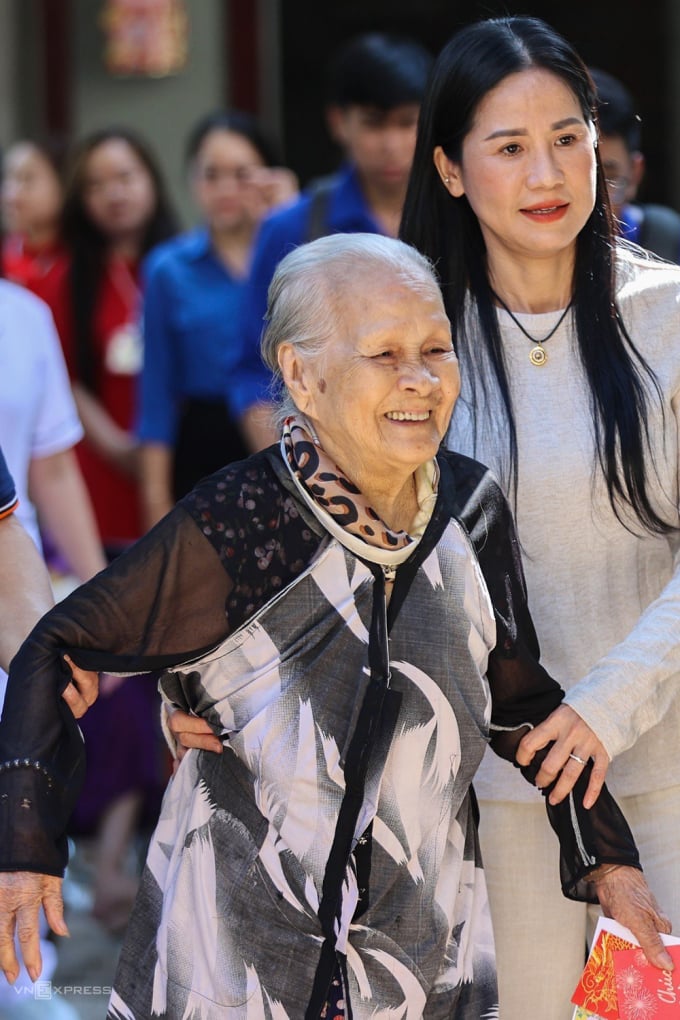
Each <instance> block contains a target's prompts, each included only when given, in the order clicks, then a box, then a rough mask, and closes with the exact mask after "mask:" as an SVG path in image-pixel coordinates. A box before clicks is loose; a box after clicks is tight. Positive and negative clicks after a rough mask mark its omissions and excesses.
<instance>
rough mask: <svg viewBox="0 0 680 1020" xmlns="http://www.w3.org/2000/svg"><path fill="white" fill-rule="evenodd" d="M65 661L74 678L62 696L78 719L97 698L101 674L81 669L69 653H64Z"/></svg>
mask: <svg viewBox="0 0 680 1020" xmlns="http://www.w3.org/2000/svg"><path fill="white" fill-rule="evenodd" d="M64 661H65V662H67V663H68V666H69V668H70V670H71V677H72V679H71V682H70V683H69V684H67V686H66V687H65V688H64V691H63V693H62V698H63V699H64V701H65V702H66V704H67V705H68V707H69V708H70V709H71V711H72V712H73V714H74V716H75V717H76V719H80V718H81V717H82V716H84V715H85V713H86V712H87V710H88V708H91V707H92V705H94V703H95V701H96V700H97V697H98V695H99V674H98V673H94V672H92V670H87V669H80V668H79V667H78V666H76V664H75V662H73V660H72V659H70V658H69V656H68V655H64Z"/></svg>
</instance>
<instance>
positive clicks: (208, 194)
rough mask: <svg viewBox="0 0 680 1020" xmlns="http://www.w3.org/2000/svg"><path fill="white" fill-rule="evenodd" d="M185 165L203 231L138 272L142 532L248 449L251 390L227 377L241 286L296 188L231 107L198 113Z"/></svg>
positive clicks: (254, 128) (235, 347)
mask: <svg viewBox="0 0 680 1020" xmlns="http://www.w3.org/2000/svg"><path fill="white" fill-rule="evenodd" d="M187 162H188V166H189V172H190V179H191V187H192V191H193V195H194V199H195V201H196V204H197V206H198V208H199V209H200V212H201V216H202V218H203V224H202V225H201V226H200V227H198V228H197V229H196V230H193V231H191V232H190V233H188V234H183V235H182V236H180V237H177V238H174V239H173V240H171V241H169V242H168V243H167V244H165V245H162V246H161V247H160V248H159V249H158V250H157V251H155V252H154V253H153V255H152V256H151V257H150V258H149V260H148V262H147V264H146V271H145V288H144V369H143V373H142V386H141V421H140V425H139V430H138V431H139V437H140V439H141V442H142V444H143V446H142V464H143V474H142V489H143V495H144V509H145V514H146V524H147V526H150V525H152V524H155V523H156V521H158V520H159V519H160V518H161V517H162V516H164V514H166V513H167V512H168V511H169V510H170V509H171V507H172V505H173V504H174V502H175V500H176V499H178V498H179V497H180V496H182V495H184V494H185V493H187V492H188V491H189V490H190V489H191V488H192V487H193V485H194V484H195V483H196V482H197V481H198V480H199V479H200V478H201V477H203V476H204V475H208V474H211V473H212V472H213V471H215V470H217V468H219V467H222V466H223V465H224V464H227V463H229V462H230V461H233V460H239V459H241V458H242V457H243V456H245V454H246V452H247V449H246V442H245V440H244V437H243V436H242V434H241V432H240V430H239V425H238V421H237V419H238V415H239V412H240V411H241V410H242V409H243V408H244V407H245V406H247V404H248V403H250V402H251V401H250V392H251V389H250V386H249V383H248V379H247V376H246V375H245V374H244V372H243V371H241V372H240V373H239V374H237V373H236V371H235V369H236V365H237V362H238V361H239V356H240V353H241V336H240V331H239V328H238V318H239V309H240V305H241V301H242V295H243V290H244V281H245V277H246V274H247V272H248V269H249V266H250V256H251V249H252V244H253V238H254V234H255V231H256V229H257V226H258V224H259V222H260V219H261V218H262V216H263V215H264V213H265V212H266V211H267V210H268V209H269V208H271V206H272V205H274V204H276V203H279V202H282V201H283V200H285V199H287V198H290V197H293V196H294V195H295V193H296V191H297V183H296V180H295V177H294V175H293V174H292V173H291V171H290V170H286V169H284V168H281V167H278V166H276V164H277V163H278V162H279V159H278V156H277V155H276V153H275V150H274V148H273V146H272V144H271V142H270V141H269V140H268V139H267V138H266V137H265V135H264V133H263V131H262V130H261V128H260V127H259V125H258V124H257V123H256V122H255V121H254V120H253V119H252V118H251V117H250V116H249V115H248V114H245V113H241V112H239V111H233V112H230V113H219V112H218V113H214V114H210V115H209V116H207V117H205V118H203V119H202V120H201V121H200V122H199V123H198V124H197V125H196V127H195V128H194V130H193V131H192V133H191V135H190V137H189V140H188V144H187ZM255 392H256V391H255Z"/></svg>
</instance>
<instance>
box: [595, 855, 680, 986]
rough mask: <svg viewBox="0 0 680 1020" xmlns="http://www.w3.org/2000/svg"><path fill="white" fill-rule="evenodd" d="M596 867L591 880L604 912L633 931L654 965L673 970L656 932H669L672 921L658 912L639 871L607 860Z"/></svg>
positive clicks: (667, 953)
mask: <svg viewBox="0 0 680 1020" xmlns="http://www.w3.org/2000/svg"><path fill="white" fill-rule="evenodd" d="M598 871H599V873H600V875H601V877H600V878H598V872H594V873H593V874H592V875H591V880H592V881H594V883H595V888H596V890H597V896H598V899H599V901H600V906H601V907H602V910H603V912H604V914H605V916H606V917H612V918H613V919H614V920H615V921H618V922H619V924H623V925H625V927H626V928H629V929H630V930H631V931H632V933H633V935H634V936H635V938H636V939H637V940H638V942H639V943H640V945H641V946H642V949H643V950H644V954H645V956H646V957H647V959H648V960H649V962H650V963H651V964H652V965H653V966H654V967H659V968H660V969H661V970H673V969H674V964H673V960H672V958H671V956H670V954H669V952H668V950H667V949H666V947H665V946H664V944H663V942H662V941H661V938H660V936H659V932H663V934H664V935H670V933H671V922H670V921H669V920H668V918H667V917H666V916H665V914H663V913H662V912H661V909H660V908H659V905H658V903H657V902H656V900H655V899H654V896H653V895H652V892H651V890H650V888H649V886H648V885H647V881H646V879H645V877H644V875H643V874H642V872H641V871H638V870H637V868H629V867H626V866H625V865H620V866H612V865H606V864H605V865H603V866H602V868H599V869H598Z"/></svg>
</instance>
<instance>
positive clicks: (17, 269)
mask: <svg viewBox="0 0 680 1020" xmlns="http://www.w3.org/2000/svg"><path fill="white" fill-rule="evenodd" d="M67 262H68V255H67V254H66V249H65V248H64V246H63V244H62V243H61V242H60V241H55V242H54V243H53V244H48V245H43V246H42V247H40V248H32V247H31V246H30V245H29V244H27V243H26V241H25V240H24V239H23V238H22V237H20V236H19V235H18V234H9V235H8V236H7V237H6V238H5V239H4V240H3V242H2V272H3V276H4V277H5V279H6V280H11V281H12V283H18V284H19V285H20V286H21V287H27V288H28V289H29V290H31V291H33V293H34V294H37V295H38V297H43V290H44V289H45V287H47V288H48V289H49V287H50V286H51V280H52V277H54V276H56V277H59V276H61V275H62V273H63V272H64V269H65V266H66V264H67Z"/></svg>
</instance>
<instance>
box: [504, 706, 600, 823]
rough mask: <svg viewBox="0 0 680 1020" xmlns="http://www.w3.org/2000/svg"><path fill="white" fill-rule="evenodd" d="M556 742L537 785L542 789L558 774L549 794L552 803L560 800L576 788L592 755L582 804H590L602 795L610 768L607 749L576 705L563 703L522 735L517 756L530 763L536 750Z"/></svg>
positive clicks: (540, 772)
mask: <svg viewBox="0 0 680 1020" xmlns="http://www.w3.org/2000/svg"><path fill="white" fill-rule="evenodd" d="M553 742H554V744H553V747H551V748H550V751H549V752H548V754H547V755H546V756H545V760H544V761H543V764H542V765H541V768H540V770H539V772H538V775H537V776H536V785H537V786H538V787H539V788H540V789H543V787H546V786H550V784H551V783H553V782H555V778H556V777H559V778H558V779H557V782H556V783H555V788H554V789H553V790H552V792H551V793H550V797H549V798H548V799H549V801H550V803H551V804H559V803H560V801H562V800H564V798H565V797H566V796H567V795H568V794H569V793H570V792H571V790H572V789H573V788H574V785H575V783H576V781H577V779H578V777H579V776H580V775H581V772H582V771H583V769H584V767H585V765H586V764H587V762H588V760H589V759H590V758H592V759H593V770H592V772H591V775H590V781H589V783H588V788H587V790H586V793H585V796H584V798H583V806H584V807H586V808H591V807H592V806H593V804H594V803H595V801H596V800H597V798H598V797H599V795H600V790H601V789H602V787H603V785H604V781H605V777H606V775H607V769H608V768H609V755H608V754H607V749H606V748H605V746H604V744H603V743H602V741H601V740H600V739H599V738H598V736H597V734H596V733H595V732H594V731H593V730H591V728H590V726H588V724H587V723H586V722H584V720H583V719H582V718H581V716H580V715H579V714H578V713H577V712H575V711H574V709H573V708H570V707H569V705H560V706H559V708H556V709H555V711H554V712H552V713H551V714H550V715H549V716H548V718H547V719H545V720H544V721H543V722H542V723H540V724H539V725H538V726H535V727H534V729H533V730H530V731H529V733H527V734H526V736H525V737H523V738H522V740H521V741H520V744H519V747H518V748H517V754H516V756H515V757H516V759H517V761H518V762H519V764H520V765H529V764H530V763H531V761H532V759H533V757H534V755H535V754H536V752H537V751H541V750H542V749H543V748H544V747H546V746H547V745H548V744H550V743H553Z"/></svg>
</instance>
